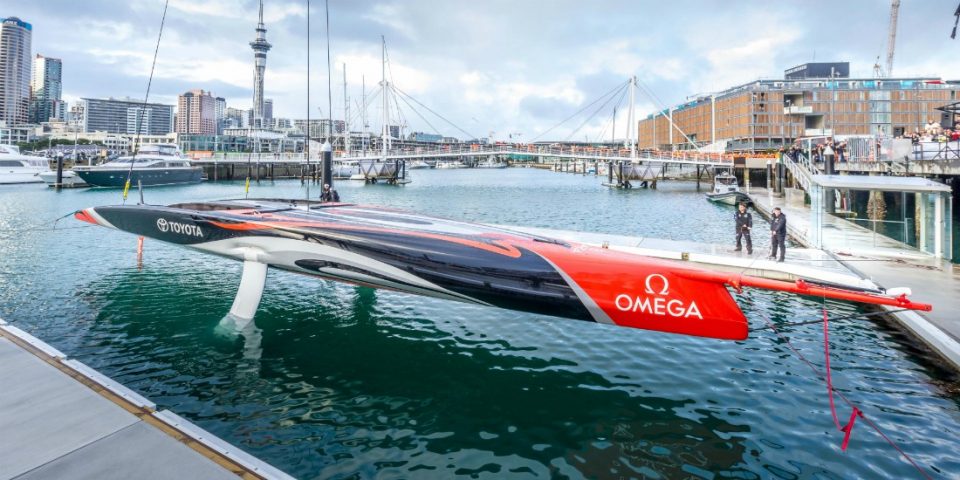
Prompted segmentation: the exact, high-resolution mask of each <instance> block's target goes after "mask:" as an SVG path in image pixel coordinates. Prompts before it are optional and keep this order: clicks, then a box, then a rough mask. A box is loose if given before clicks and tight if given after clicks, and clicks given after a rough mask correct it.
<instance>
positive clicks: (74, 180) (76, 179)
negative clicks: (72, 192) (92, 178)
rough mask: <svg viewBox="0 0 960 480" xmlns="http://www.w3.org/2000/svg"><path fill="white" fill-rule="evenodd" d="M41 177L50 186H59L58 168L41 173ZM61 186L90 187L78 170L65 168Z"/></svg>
mask: <svg viewBox="0 0 960 480" xmlns="http://www.w3.org/2000/svg"><path fill="white" fill-rule="evenodd" d="M40 179H41V180H43V182H44V183H46V184H47V186H48V187H56V186H57V172H56V170H48V171H46V172H41V173H40ZM60 186H61V187H88V186H89V185H87V182H84V181H83V179H82V178H80V176H79V175H77V172H74V171H73V170H64V171H63V174H62V176H61V178H60Z"/></svg>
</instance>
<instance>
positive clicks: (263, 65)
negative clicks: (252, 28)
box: [250, 0, 273, 128]
mask: <svg viewBox="0 0 960 480" xmlns="http://www.w3.org/2000/svg"><path fill="white" fill-rule="evenodd" d="M272 47H273V45H270V42H267V29H266V28H264V26H263V0H260V21H259V22H258V23H257V39H256V40H254V41H252V42H250V48H252V49H253V127H254V128H263V73H264V71H266V69H267V52H269V51H270V48H272Z"/></svg>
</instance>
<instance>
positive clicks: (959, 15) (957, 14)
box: [950, 5, 960, 38]
mask: <svg viewBox="0 0 960 480" xmlns="http://www.w3.org/2000/svg"><path fill="white" fill-rule="evenodd" d="M953 16H954V17H957V18H956V19H954V20H953V31H952V32H950V38H957V24H958V23H960V5H957V11H956V12H954V13H953Z"/></svg>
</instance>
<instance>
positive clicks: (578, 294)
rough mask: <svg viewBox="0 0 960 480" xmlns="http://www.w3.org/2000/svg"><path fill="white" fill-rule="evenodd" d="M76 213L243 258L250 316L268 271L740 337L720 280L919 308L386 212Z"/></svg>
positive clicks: (855, 291)
mask: <svg viewBox="0 0 960 480" xmlns="http://www.w3.org/2000/svg"><path fill="white" fill-rule="evenodd" d="M75 216H76V217H77V218H78V219H80V220H83V221H86V222H90V223H93V224H97V225H102V226H106V227H111V228H115V229H118V230H122V231H126V232H129V233H133V234H135V235H141V236H146V237H150V238H155V239H158V240H161V241H165V242H169V243H174V244H179V245H182V246H186V247H190V248H194V249H197V250H200V251H204V252H207V253H212V254H216V255H220V256H224V257H229V258H234V259H236V260H240V261H243V262H244V269H243V278H242V279H241V281H240V289H239V291H238V292H237V296H236V299H235V300H234V305H233V307H232V308H231V314H233V315H234V316H236V317H238V318H247V319H249V318H253V315H254V313H255V311H256V308H257V305H258V304H259V302H260V298H261V295H262V292H263V286H264V282H265V281H266V272H267V267H268V266H270V267H274V268H278V269H282V270H287V271H291V272H296V273H301V274H305V275H309V276H315V277H319V278H324V279H329V280H336V281H341V282H348V283H354V284H359V285H366V286H370V287H375V288H386V289H390V290H395V291H403V292H408V293H414V294H420V295H426V296H432V297H437V298H443V299H448V300H456V301H460V302H466V303H471V304H476V305H485V306H496V307H501V308H507V309H512V310H521V311H527V312H535V313H540V314H545V315H552V316H557V317H566V318H573V319H579V320H588V321H594V322H598V323H606V324H612V325H620V326H625V327H633V328H641V329H648V330H657V331H663V332H671V333H679V334H686V335H695V336H703V337H711V338H721V339H743V338H746V336H747V333H748V328H747V320H746V317H745V316H744V314H743V312H742V311H741V310H740V308H739V306H738V305H737V303H736V301H735V300H734V298H733V296H732V295H731V294H730V291H729V290H728V288H729V289H733V290H736V291H740V290H741V289H742V288H744V287H749V288H759V289H767V290H777V291H783V292H789V293H794V294H798V295H810V296H817V297H821V298H830V299H838V300H847V301H855V302H863V303H873V304H880V305H890V306H896V307H898V308H911V309H919V310H929V309H930V308H931V307H930V306H929V305H925V304H919V303H913V302H911V301H910V300H909V299H907V297H906V293H905V292H904V293H899V292H897V293H894V291H893V290H891V291H889V292H888V291H884V290H880V289H865V288H853V287H844V286H838V285H835V284H827V283H822V282H817V281H815V280H813V279H810V280H797V281H796V282H787V281H782V280H774V279H768V278H761V277H755V276H750V275H744V274H741V273H730V272H722V271H714V270H709V269H706V268H702V267H697V266H694V265H691V264H690V262H681V261H672V260H665V259H660V258H653V257H648V256H644V255H638V254H633V253H628V252H624V251H620V250H617V249H611V248H605V247H603V246H594V245H589V244H579V243H574V242H567V241H563V240H558V239H554V238H550V237H546V236H540V235H536V234H533V233H523V232H519V231H516V230H512V229H509V228H504V227H496V226H490V225H481V224H471V223H468V222H460V221H452V220H445V219H440V218H435V217H430V216H425V215H417V214H413V213H406V212H401V211H398V210H394V209H389V208H378V207H371V206H357V205H350V204H343V203H321V202H316V201H305V200H284V199H241V200H223V201H215V202H194V203H180V204H175V205H169V206H154V205H128V206H101V207H91V208H87V209H84V210H82V211H78V212H76V214H75Z"/></svg>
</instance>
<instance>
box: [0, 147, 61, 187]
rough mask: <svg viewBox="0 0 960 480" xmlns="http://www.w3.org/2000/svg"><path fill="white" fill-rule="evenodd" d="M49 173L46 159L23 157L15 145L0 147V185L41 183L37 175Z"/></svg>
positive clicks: (48, 164)
mask: <svg viewBox="0 0 960 480" xmlns="http://www.w3.org/2000/svg"><path fill="white" fill-rule="evenodd" d="M49 171H50V163H49V162H48V161H47V159H46V158H43V157H35V156H32V155H24V154H22V153H20V148H19V147H17V146H15V145H0V184H11V183H41V182H43V179H41V178H40V176H39V175H40V174H41V173H43V172H49Z"/></svg>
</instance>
